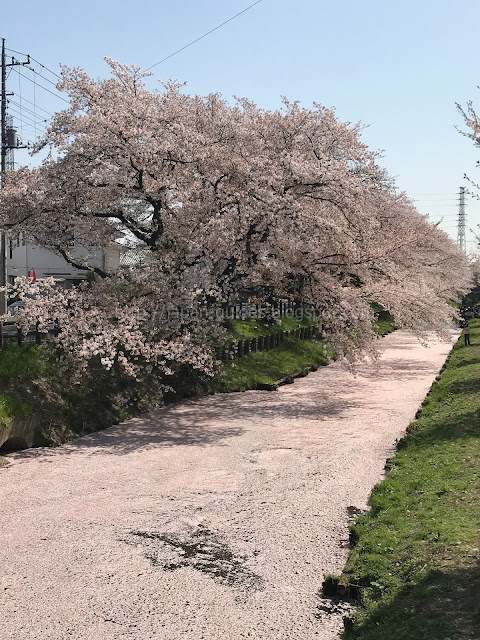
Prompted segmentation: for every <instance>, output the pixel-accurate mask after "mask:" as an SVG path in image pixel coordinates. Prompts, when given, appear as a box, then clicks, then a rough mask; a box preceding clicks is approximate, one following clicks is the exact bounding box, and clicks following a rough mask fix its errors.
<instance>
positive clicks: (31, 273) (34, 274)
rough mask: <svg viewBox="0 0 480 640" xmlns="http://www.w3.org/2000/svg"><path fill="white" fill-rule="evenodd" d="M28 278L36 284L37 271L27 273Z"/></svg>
mask: <svg viewBox="0 0 480 640" xmlns="http://www.w3.org/2000/svg"><path fill="white" fill-rule="evenodd" d="M27 277H28V278H30V280H31V281H32V282H36V281H37V272H36V271H35V269H29V270H28V273H27Z"/></svg>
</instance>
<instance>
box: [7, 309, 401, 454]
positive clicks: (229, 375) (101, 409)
mask: <svg viewBox="0 0 480 640" xmlns="http://www.w3.org/2000/svg"><path fill="white" fill-rule="evenodd" d="M380 321H381V318H380V319H379V332H380V333H387V332H388V331H390V330H391V328H392V327H391V322H390V323H389V322H388V321H387V322H386V323H384V325H380ZM314 322H315V320H314V318H308V317H305V318H303V319H302V320H298V319H296V318H291V317H282V318H280V319H279V321H278V324H268V323H266V322H265V321H263V320H260V319H259V320H235V321H233V323H232V327H231V330H230V332H229V335H228V337H227V340H231V341H233V340H242V339H246V338H252V337H255V336H257V337H258V336H265V335H269V334H272V333H276V332H278V331H280V330H283V331H287V330H291V329H295V328H297V327H299V326H308V325H309V324H312V323H314ZM326 363H327V357H326V355H325V352H324V347H323V344H322V343H321V342H319V341H311V340H301V339H300V338H289V339H287V340H285V341H284V342H283V343H282V344H281V346H279V347H277V348H275V349H271V350H269V351H261V352H257V353H250V354H248V355H245V356H243V357H241V358H236V359H235V361H234V362H229V363H225V364H224V365H223V368H222V370H221V371H220V372H219V373H218V374H217V375H216V376H215V377H214V378H213V379H212V378H209V377H208V376H206V375H202V374H198V373H197V372H195V371H192V370H191V369H187V368H181V369H180V370H179V371H178V372H177V373H176V374H175V375H174V376H173V377H168V378H166V379H165V383H166V384H168V385H170V386H171V387H172V389H173V392H170V393H167V394H166V395H165V397H164V401H165V402H176V401H179V400H181V399H183V398H192V397H197V396H201V395H206V394H211V393H219V392H231V391H245V390H247V389H257V388H268V387H269V386H270V387H272V386H274V385H275V383H276V382H278V381H279V380H282V379H285V378H292V379H293V378H294V377H296V376H299V375H305V374H306V373H308V372H309V371H312V370H313V369H316V368H318V367H319V366H321V365H324V364H326ZM157 386H158V384H153V383H152V384H144V385H143V386H140V385H136V384H135V383H134V382H132V381H129V380H126V379H125V377H121V376H115V375H113V374H112V373H111V372H105V371H104V370H102V369H101V367H95V366H94V365H93V366H92V367H91V371H90V382H89V381H88V380H87V382H86V383H85V384H83V385H79V386H76V387H74V388H71V389H70V388H68V389H65V388H64V384H63V378H62V376H61V375H59V374H58V372H56V368H55V365H54V359H52V358H51V357H50V356H49V354H48V352H45V350H44V349H42V348H39V347H36V346H34V345H24V346H22V347H18V346H17V345H14V344H9V345H7V346H6V347H5V348H4V349H3V350H0V394H2V395H0V398H3V396H5V401H4V404H5V407H6V408H5V409H4V411H5V412H6V413H7V412H8V416H9V417H12V418H13V417H16V416H17V415H26V413H29V412H31V410H32V409H31V406H30V405H31V404H32V405H33V406H34V411H36V412H38V411H41V412H42V416H43V417H44V420H43V418H42V421H44V422H45V423H46V424H47V423H48V424H49V425H50V426H49V427H48V432H47V433H44V435H45V437H46V438H47V439H48V440H50V441H51V442H52V444H58V443H59V442H62V441H64V440H66V439H69V438H71V437H74V436H75V435H76V434H83V433H87V432H89V431H94V430H98V429H102V428H105V427H107V426H110V425H111V424H115V423H117V422H119V421H122V420H124V419H126V418H128V417H130V416H132V415H137V414H138V413H141V412H144V411H147V410H148V409H150V408H153V407H154V406H156V405H158V402H160V401H161V396H160V395H159V394H158V393H155V390H156V387H157ZM4 391H5V393H4ZM1 410H2V409H1V408H0V411H1ZM0 416H1V413H0Z"/></svg>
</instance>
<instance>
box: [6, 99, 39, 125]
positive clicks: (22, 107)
mask: <svg viewBox="0 0 480 640" xmlns="http://www.w3.org/2000/svg"><path fill="white" fill-rule="evenodd" d="M7 104H14V105H15V106H16V107H19V109H22V110H23V111H26V112H27V113H31V114H32V115H33V116H35V118H36V117H37V113H36V112H35V111H32V110H31V109H29V108H28V107H24V106H23V105H22V104H18V102H15V100H12V99H11V98H10V99H9V100H7ZM38 122H48V118H45V119H43V120H38Z"/></svg>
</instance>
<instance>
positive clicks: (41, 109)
mask: <svg viewBox="0 0 480 640" xmlns="http://www.w3.org/2000/svg"><path fill="white" fill-rule="evenodd" d="M21 101H22V102H28V104H31V105H33V106H34V107H36V108H37V109H40V111H44V112H45V113H46V114H48V115H49V116H51V117H52V118H53V113H51V112H50V111H47V110H46V109H44V108H43V107H39V106H38V104H35V103H34V102H32V101H31V100H27V98H24V97H23V96H21ZM24 108H26V107H24Z"/></svg>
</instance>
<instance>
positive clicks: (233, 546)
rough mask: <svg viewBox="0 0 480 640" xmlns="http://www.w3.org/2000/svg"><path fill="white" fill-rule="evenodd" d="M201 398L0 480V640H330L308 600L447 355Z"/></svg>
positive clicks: (50, 453) (398, 341) (334, 369)
mask: <svg viewBox="0 0 480 640" xmlns="http://www.w3.org/2000/svg"><path fill="white" fill-rule="evenodd" d="M381 348H382V356H381V358H380V360H379V361H378V362H376V363H372V364H368V365H362V366H361V367H359V369H358V374H357V376H356V377H353V376H352V375H351V374H350V373H349V372H348V371H346V370H345V369H344V368H343V367H342V366H340V365H339V364H333V365H331V366H329V367H325V368H322V369H320V370H319V371H317V372H315V373H312V374H310V375H309V376H308V377H306V378H302V379H299V380H297V381H295V384H293V385H288V386H285V387H281V388H280V389H279V391H277V392H268V391H249V392H246V393H238V394H229V395H218V396H211V397H207V398H203V399H201V400H198V401H194V402H187V403H185V404H182V405H179V406H174V407H167V408H163V409H160V410H158V411H156V412H154V413H153V414H151V415H149V416H148V417H145V418H143V419H134V420H130V421H128V422H126V423H125V424H123V425H120V426H118V427H112V428H110V429H107V430H106V431H104V432H101V433H97V434H94V435H91V436H88V437H85V438H81V439H79V440H76V441H74V442H72V443H69V444H66V445H64V446H62V447H59V448H57V449H35V450H28V451H25V452H21V453H16V454H12V455H10V456H8V459H9V460H10V462H11V464H10V465H8V466H7V467H3V468H0V487H1V500H2V503H1V512H0V513H1V515H0V540H1V545H0V566H1V573H0V620H1V629H0V637H1V638H2V640H37V639H38V640H40V639H42V640H44V639H45V640H64V639H67V638H73V639H74V640H87V639H88V640H117V639H130V640H147V639H150V638H151V639H155V640H177V639H178V640H180V639H186V640H201V639H205V640H212V639H215V640H238V639H241V638H258V639H262V640H264V639H265V640H266V639H268V640H297V639H298V640H311V639H314V638H320V639H333V638H337V637H338V633H339V631H340V629H341V628H342V612H341V611H338V610H336V609H335V608H334V609H333V611H332V610H331V603H330V602H329V601H328V600H327V601H324V600H323V599H322V598H321V596H320V595H319V589H320V587H321V583H322V579H323V576H324V574H326V573H330V572H332V573H339V572H340V571H341V569H342V567H343V564H344V562H345V559H346V556H347V538H348V522H349V518H350V517H351V515H352V514H353V513H355V511H356V510H358V509H364V508H365V507H366V502H367V499H368V495H369V493H370V491H371V488H372V486H373V485H374V484H375V483H376V482H377V481H378V480H379V479H380V477H381V475H382V471H383V466H384V463H385V459H386V458H387V457H388V456H389V455H390V454H391V453H392V451H393V445H394V442H395V439H396V438H398V437H400V436H401V435H402V434H403V432H404V430H405V428H406V427H407V425H408V423H409V422H410V421H411V420H412V419H413V417H414V414H415V411H416V409H417V408H418V406H419V404H420V402H421V401H422V399H423V397H424V396H425V393H426V392H427V390H428V388H429V387H430V385H431V383H432V381H433V379H434V377H435V375H436V374H437V373H438V371H439V369H440V367H441V366H442V364H443V362H444V360H445V358H446V356H447V354H448V352H449V350H450V348H451V345H450V344H443V343H439V342H433V343H431V344H430V346H429V347H428V348H424V347H422V346H420V345H419V344H418V343H417V342H416V341H415V340H414V339H413V338H412V337H411V336H409V335H408V334H407V333H405V332H401V331H398V332H395V333H393V334H391V335H389V336H387V337H386V338H384V339H383V340H382V342H381Z"/></svg>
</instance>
